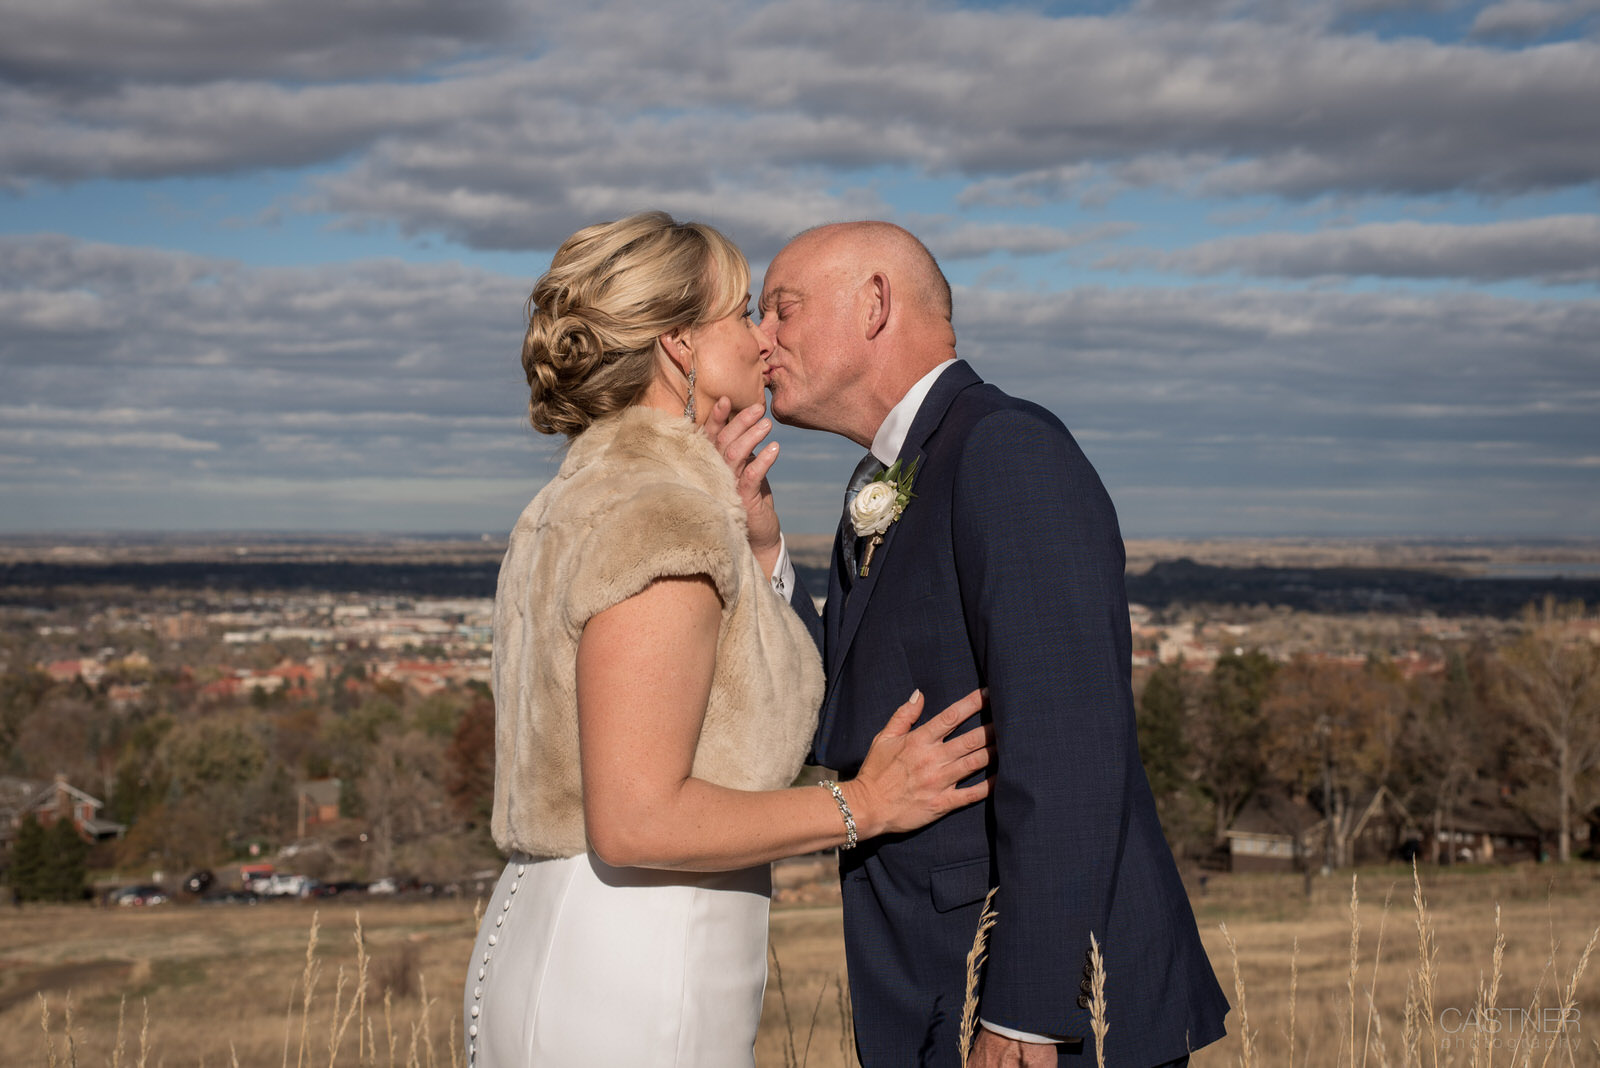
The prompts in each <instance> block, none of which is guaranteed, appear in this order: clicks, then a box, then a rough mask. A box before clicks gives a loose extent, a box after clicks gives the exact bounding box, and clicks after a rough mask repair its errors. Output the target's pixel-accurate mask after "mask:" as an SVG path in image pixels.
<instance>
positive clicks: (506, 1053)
mask: <svg viewBox="0 0 1600 1068" xmlns="http://www.w3.org/2000/svg"><path fill="white" fill-rule="evenodd" d="M771 892H772V875H771V867H770V866H769V865H761V866H760V867H756V868H747V869H744V870H742V871H733V872H710V873H702V872H665V871H648V870H644V869H639V868H613V867H610V866H608V865H606V864H605V863H603V862H602V861H601V860H600V859H599V858H598V857H596V856H594V855H593V854H592V853H591V854H584V855H581V856H576V857H568V858H565V859H561V860H530V859H528V858H527V857H523V856H513V857H512V859H511V861H510V863H508V864H507V865H506V869H505V871H504V873H503V874H502V875H501V876H500V881H499V883H498V884H497V885H496V887H495V892H494V897H493V898H492V900H491V901H490V902H489V906H488V910H487V911H486V912H485V913H484V917H483V923H482V925H481V926H480V928H479V930H478V940H477V944H476V945H475V946H474V947H473V959H472V965H471V968H470V969H469V970H468V972H467V987H466V997H465V1009H464V1011H465V1016H464V1021H465V1032H466V1043H467V1065H468V1068H619V1066H628V1068H657V1066H659V1068H668V1066H672V1068H753V1065H754V1064H755V1058H754V1053H753V1046H754V1044H755V1037H756V1028H757V1026H758V1025H759V1023H760V1021H761V998H762V995H763V993H764V991H765V988H766V979H767V907H768V903H769V900H770V897H771Z"/></svg>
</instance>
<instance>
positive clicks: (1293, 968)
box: [1288, 935, 1300, 1068]
mask: <svg viewBox="0 0 1600 1068" xmlns="http://www.w3.org/2000/svg"><path fill="white" fill-rule="evenodd" d="M1299 985H1300V936H1299V935H1295V936H1294V944H1293V946H1292V947H1291V948H1290V949H1289V1064H1288V1068H1294V1012H1295V995H1296V992H1297V988H1298V987H1299Z"/></svg>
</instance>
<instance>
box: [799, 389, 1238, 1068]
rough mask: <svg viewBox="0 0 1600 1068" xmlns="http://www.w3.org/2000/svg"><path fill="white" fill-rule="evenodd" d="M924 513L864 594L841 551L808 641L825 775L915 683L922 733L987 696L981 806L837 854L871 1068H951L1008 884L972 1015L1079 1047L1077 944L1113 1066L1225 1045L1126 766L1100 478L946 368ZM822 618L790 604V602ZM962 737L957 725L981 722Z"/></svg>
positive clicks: (1114, 572) (1198, 954)
mask: <svg viewBox="0 0 1600 1068" xmlns="http://www.w3.org/2000/svg"><path fill="white" fill-rule="evenodd" d="M900 456H901V459H902V460H903V461H904V463H905V464H907V465H909V464H910V463H911V462H912V461H913V460H915V461H917V465H918V466H917V473H916V482H915V486H914V487H913V492H914V493H915V497H914V498H913V499H912V501H911V502H910V504H909V506H908V507H907V508H906V510H905V512H904V514H903V515H902V516H901V517H900V519H899V520H898V521H897V522H896V523H895V524H894V525H893V526H891V527H890V528H889V530H888V532H887V533H886V535H885V537H884V541H883V544H882V545H881V546H879V547H878V549H877V551H876V553H875V554H874V556H873V559H872V565H871V568H870V571H869V574H868V575H867V577H865V578H860V577H856V576H853V575H847V574H846V573H845V568H844V564H843V544H842V538H843V537H844V536H853V533H852V532H850V531H849V530H848V528H847V527H841V540H839V541H836V542H835V545H834V553H833V568H832V574H831V577H830V581H829V589H828V600H827V607H826V610H825V613H824V616H823V619H822V620H821V626H820V628H819V630H820V644H821V646H822V651H823V660H824V663H825V664H826V665H827V672H828V688H827V696H826V697H825V698H824V700H823V707H822V713H821V718H820V722H819V725H818V728H817V735H816V746H815V757H816V760H817V762H818V763H820V764H823V765H825V766H827V767H831V768H837V769H838V770H839V771H840V773H841V774H843V775H846V776H849V775H853V774H855V772H856V770H857V769H858V768H859V767H860V765H861V762H862V760H864V759H865V757H866V754H867V749H868V747H869V745H870V744H871V742H872V738H873V736H874V735H875V734H876V733H877V732H878V731H879V730H880V729H881V728H882V727H883V725H884V723H885V721H886V720H887V718H888V716H889V714H890V713H891V712H892V711H893V710H894V708H895V707H896V706H898V705H899V704H900V703H901V702H903V701H905V700H906V698H907V697H908V696H909V695H910V694H911V692H912V690H913V689H914V688H921V690H922V691H923V693H924V694H925V695H926V697H927V706H926V707H927V714H929V715H932V714H934V713H937V712H938V711H940V710H941V709H943V708H944V707H945V706H946V705H948V704H950V703H951V702H952V701H954V700H956V699H957V698H959V697H961V696H963V695H964V694H966V693H968V692H969V691H971V690H973V689H976V688H977V687H980V686H986V687H988V690H989V702H988V707H987V709H986V710H985V711H984V712H983V713H981V714H980V716H981V717H983V718H992V720H993V723H994V726H995V732H996V741H997V747H998V751H999V755H998V760H997V765H996V775H997V780H996V785H995V790H994V794H993V796H992V797H991V798H990V799H989V801H987V802H986V803H984V804H981V805H974V806H970V807H968V808H966V809H962V810H960V811H957V812H953V813H951V814H950V815H948V816H945V817H944V818H943V819H940V820H938V821H937V822H935V823H933V824H931V825H929V826H928V827H925V828H923V829H922V830H920V831H917V832H914V833H911V834H905V835H891V836H885V837H883V838H879V839H875V840H871V841H867V842H863V843H862V844H861V846H860V847H858V848H857V849H855V850H852V851H846V852H842V853H841V854H840V868H841V871H840V878H841V883H842V888H843V893H844V909H845V911H844V924H845V942H846V953H847V958H848V962H849V970H850V983H851V995H852V998H853V1002H854V1009H855V1019H856V1039H857V1046H858V1050H859V1052H860V1054H861V1060H862V1063H863V1064H864V1065H865V1066H866V1068H905V1066H907V1065H950V1066H954V1065H956V1064H957V1063H958V1050H957V1037H956V1036H957V1030H958V1028H959V1024H960V1018H961V1008H962V1003H963V993H964V990H963V988H964V981H965V971H966V954H967V951H968V950H969V949H970V948H971V946H972V939H973V935H974V933H975V932H976V929H977V923H978V915H979V911H980V906H981V903H982V900H983V897H984V895H985V893H986V892H987V891H988V890H989V888H990V887H993V886H998V887H999V892H998V894H997V895H996V902H995V903H996V908H997V911H998V915H999V921H998V923H997V924H996V926H995V928H994V929H993V931H991V932H990V938H989V960H988V964H987V966H986V973H985V976H984V980H983V988H982V1000H981V1013H982V1016H983V1017H984V1019H986V1020H989V1021H990V1022H992V1023H996V1024H1000V1025H1003V1026H1007V1027H1012V1028H1016V1029H1018V1030H1023V1031H1029V1032H1034V1033H1038V1034H1052V1035H1067V1036H1078V1037H1081V1038H1083V1039H1085V1040H1086V1041H1085V1042H1084V1043H1083V1046H1082V1049H1081V1052H1078V1053H1077V1055H1076V1056H1074V1055H1073V1051H1072V1050H1071V1049H1070V1048H1069V1047H1063V1055H1062V1063H1064V1064H1075V1063H1081V1062H1084V1061H1088V1062H1092V1058H1093V1057H1094V1046H1093V1039H1092V1032H1091V1031H1090V1027H1089V1015H1088V1012H1087V1011H1086V1010H1085V1009H1084V1008H1082V1007H1080V1005H1079V995H1080V993H1081V984H1082V982H1083V980H1084V977H1085V974H1086V970H1085V969H1086V963H1087V959H1088V951H1089V935H1090V933H1091V932H1093V934H1094V936H1095V937H1096V938H1097V939H1098V940H1099V942H1100V945H1101V947H1102V951H1103V953H1104V955H1105V961H1106V973H1107V978H1106V1000H1107V1004H1108V1012H1107V1018H1108V1021H1109V1023H1110V1030H1109V1033H1108V1035H1107V1038H1106V1053H1107V1064H1109V1065H1113V1066H1117V1068H1122V1066H1149V1065H1156V1064H1161V1063H1164V1062H1166V1061H1170V1060H1174V1059H1177V1058H1179V1057H1182V1056H1184V1055H1185V1054H1186V1053H1188V1052H1189V1051H1190V1050H1192V1049H1199V1048H1200V1047H1201V1046H1204V1045H1206V1044H1208V1043H1210V1042H1212V1041H1215V1040H1216V1039H1217V1038H1219V1037H1221V1036H1222V1034H1223V1031H1224V1028H1223V1017H1224V1016H1225V1015H1226V1013H1227V1011H1228V1003H1227V1000H1226V998H1225V997H1224V996H1223V993H1222V990H1221V988H1220V987H1219V986H1218V985H1217V980H1216V976H1215V975H1214V973H1213V972H1212V969H1211V965H1210V962H1209V961H1208V960H1207V958H1206V954H1205V950H1204V949H1203V947H1202V946H1201V943H1200V938H1199V935H1198V932H1197V931H1196V929H1195V921H1194V916H1193V913H1192V912H1191V911H1190V908H1189V903H1188V897H1187V896H1186V894H1185V891H1184V888H1183V884H1182V882H1181V880H1180V879H1179V877H1178V872H1177V868H1176V866H1175V865H1174V863H1173V859H1172V854H1171V851H1170V850H1169V848H1168V846H1167V844H1166V841H1165V839H1164V837H1163V836H1162V833H1161V826H1160V823H1159V821H1158V820H1157V817H1156V810H1155V804H1154V802H1153V800H1152V798H1151V794H1150V787H1149V785H1148V783H1147V781H1146V779H1145V775H1144V769H1143V767H1142V765H1141V764H1140V761H1139V749H1138V741H1137V735H1136V730H1135V724H1134V712H1133V693H1132V684H1131V680H1130V640H1129V631H1128V606H1127V595H1126V593H1125V591H1124V588H1123V565H1124V555H1123V547H1122V540H1121V536H1120V534H1119V532H1118V528H1117V520H1116V513H1115V511H1114V509H1113V508H1112V505H1111V501H1110V498H1109V497H1108V496H1107V494H1106V491H1105V488H1104V487H1103V486H1102V485H1101V483H1100V479H1099V477H1098V476H1097V475H1096V474H1095V472H1094V469H1093V467H1091V466H1090V464H1089V461H1088V460H1087V459H1086V458H1085V457H1084V455H1083V453H1082V451H1081V450H1080V449H1079V448H1078V446H1077V443H1076V442H1075V441H1074V440H1073V439H1072V436H1071V435H1070V434H1069V433H1068V432H1067V429H1066V428H1065V427H1064V426H1062V424H1061V422H1060V421H1059V420H1058V419H1056V417H1055V416H1053V415H1052V414H1050V412H1048V411H1047V410H1045V409H1043V408H1041V407H1039V406H1037V405H1034V404H1031V403H1028V402H1027V401H1022V400H1018V399H1015V398H1012V397H1009V396H1007V395H1006V394H1004V393H1002V392H1000V390H998V389H996V388H994V387H993V386H990V385H988V384H986V383H984V382H982V381H981V380H980V379H979V378H978V376H977V375H976V374H975V373H974V372H973V371H972V369H971V368H970V367H969V366H968V365H967V364H966V363H965V362H958V363H956V364H955V365H954V366H952V367H950V368H948V369H947V370H946V371H945V372H944V373H943V374H942V375H941V376H940V377H939V378H938V380H937V381H936V382H935V384H934V386H933V389H932V391H931V392H930V393H929V394H928V396H927V398H926V400H925V401H924V402H923V405H922V407H921V409H920V411H919V413H918V414H917V417H916V419H915V420H914V422H913V423H912V426H911V429H910V432H909V434H908V436H907V438H906V442H905V446H904V448H903V449H902V451H901V454H900ZM793 600H794V603H795V607H796V609H797V610H798V611H800V612H801V613H802V614H803V615H804V614H807V613H809V614H810V615H811V616H812V618H813V619H814V618H815V613H814V611H813V610H812V609H811V606H810V601H809V599H808V597H807V595H806V594H805V591H804V590H803V589H800V590H797V591H796V595H795V596H794V598H793ZM977 722H978V718H974V720H973V721H972V723H971V724H969V726H975V725H976V724H977Z"/></svg>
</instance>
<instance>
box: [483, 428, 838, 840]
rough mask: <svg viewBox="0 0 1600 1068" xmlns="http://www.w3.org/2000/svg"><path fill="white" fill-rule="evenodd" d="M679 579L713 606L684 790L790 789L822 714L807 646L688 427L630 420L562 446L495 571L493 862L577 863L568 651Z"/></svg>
mask: <svg viewBox="0 0 1600 1068" xmlns="http://www.w3.org/2000/svg"><path fill="white" fill-rule="evenodd" d="M685 575H706V576H709V577H710V579H711V581H712V582H713V583H714V584H715V586H716V589H717V593H718V594H719V595H720V596H721V599H722V622H721V626H720V629H719V631H718V635H717V655H716V667H715V669H714V671H713V675H712V680H711V695H710V699H709V701H708V702H707V706H706V713H705V721H704V725H703V726H702V728H701V732H700V739H699V743H698V747H697V748H696V750H695V758H694V770H693V773H694V775H695V776H696V777H697V778H701V779H705V780H707V781H709V782H714V783H717V784H719V785H722V786H728V787H733V788H736V789H742V790H770V789H776V788H779V787H783V786H787V785H789V783H790V782H792V781H793V780H794V777H795V775H796V774H797V773H798V772H799V770H800V765H801V762H802V761H803V760H804V758H805V754H806V752H807V750H808V749H809V747H810V744H811V735H812V731H813V730H814V729H815V727H816V720H817V709H818V707H819V706H820V705H821V703H822V687H823V679H822V665H821V661H820V658H819V657H818V655H817V650H816V646H815V645H814V644H813V643H812V641H811V638H810V636H809V635H808V634H807V633H806V629H805V626H804V625H803V624H802V623H801V621H800V618H799V616H798V615H796V614H795V612H794V610H793V609H792V608H790V607H789V605H788V604H787V603H786V602H785V601H784V600H783V598H781V597H780V596H778V595H777V594H776V593H774V592H773V590H772V586H771V583H770V582H769V580H768V578H767V576H765V575H763V574H762V573H761V568H760V566H759V565H758V564H757V563H756V559H755V556H754V555H753V554H752V553H751V552H750V548H749V543H748V541H747V538H746V525H745V517H744V511H743V509H742V508H741V506H740V504H739V498H738V493H737V490H736V489H735V486H734V481H733V475H732V473H731V472H730V471H729V470H728V468H727V466H726V465H725V464H724V463H723V462H722V458H721V457H720V456H719V455H718V454H717V451H716V448H715V447H714V446H712V444H711V443H710V442H709V441H707V440H706V438H705V437H704V436H703V435H702V434H701V433H700V432H699V431H698V430H696V429H695V428H694V427H693V426H692V425H691V424H690V423H688V422H687V421H685V420H683V419H678V418H674V417H672V416H671V415H669V414H665V413H662V412H658V411H655V410H653V409H649V408H642V407H631V408H627V409H624V410H623V411H621V412H619V413H616V414H615V415H610V416H606V417H605V418H602V419H600V420H597V421H596V422H595V423H594V424H593V425H592V426H590V427H589V428H588V429H587V430H585V431H584V432H583V433H582V434H580V435H579V436H578V437H577V438H575V439H574V440H573V442H572V444H571V447H570V449H569V450H568V453H567V456H566V460H565V462H563V463H562V465H561V469H560V471H559V472H558V473H557V474H556V477H555V478H554V479H552V480H551V482H550V483H549V484H548V485H547V486H545V487H544V489H542V490H541V491H540V492H539V495H538V496H536V497H535V498H534V499H533V502H532V503H531V504H529V505H528V507H527V508H526V509H525V510H524V511H523V513H522V516H521V517H520V518H519V519H518V520H517V524H516V527H515V528H514V529H513V530H512V532H511V541H510V546H509V548H508V549H507V551H506V555H505V559H504V561H503V562H502V563H501V565H500V580H499V586H498V589H497V591H496V594H495V606H494V697H495V769H494V771H495V774H494V815H493V822H492V830H493V832H494V840H495V843H496V844H497V845H498V846H499V847H500V848H501V849H502V850H504V851H506V852H507V853H510V852H512V851H521V852H524V853H527V854H529V855H531V856H536V857H569V856H576V855H577V854H579V853H582V852H584V851H585V850H586V849H587V848H588V845H587V837H586V835H585V833H584V825H583V783H582V779H581V776H580V769H579V762H578V705H577V685H576V675H577V654H578V638H579V636H580V635H581V634H582V633H583V628H584V625H585V624H586V623H587V622H588V621H589V619H590V617H592V616H594V615H596V614H597V613H599V612H602V611H604V610H605V609H607V608H610V607H611V606H613V605H615V604H617V603H619V602H621V601H623V600H626V599H627V598H629V597H631V596H633V595H634V594H636V593H639V592H641V591H642V590H644V588H645V587H646V586H648V585H649V584H650V583H651V582H653V581H654V580H656V579H658V578H662V577H665V576H685ZM638 711H639V714H640V715H648V714H649V712H650V710H649V709H648V708H641V709H639V710H638Z"/></svg>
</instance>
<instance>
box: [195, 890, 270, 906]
mask: <svg viewBox="0 0 1600 1068" xmlns="http://www.w3.org/2000/svg"><path fill="white" fill-rule="evenodd" d="M260 900H261V895H260V894H258V893H256V892H255V891H254V890H216V891H213V892H212V893H209V894H206V895H205V896H204V897H202V898H201V899H200V904H202V905H254V904H256V903H258V902H259V901H260Z"/></svg>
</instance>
